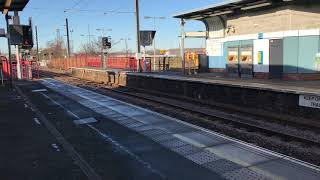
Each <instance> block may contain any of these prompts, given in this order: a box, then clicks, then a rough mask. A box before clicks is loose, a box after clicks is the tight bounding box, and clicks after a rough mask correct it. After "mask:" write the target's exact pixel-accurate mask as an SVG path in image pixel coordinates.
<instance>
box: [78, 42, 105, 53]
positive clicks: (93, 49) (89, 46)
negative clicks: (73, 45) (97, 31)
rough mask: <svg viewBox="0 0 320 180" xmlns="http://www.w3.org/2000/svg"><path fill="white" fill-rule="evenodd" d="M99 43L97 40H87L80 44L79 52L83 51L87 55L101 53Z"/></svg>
mask: <svg viewBox="0 0 320 180" xmlns="http://www.w3.org/2000/svg"><path fill="white" fill-rule="evenodd" d="M101 49H102V47H101V43H100V41H99V40H93V41H92V42H88V43H85V44H82V45H81V47H80V53H85V54H88V55H99V54H101Z"/></svg>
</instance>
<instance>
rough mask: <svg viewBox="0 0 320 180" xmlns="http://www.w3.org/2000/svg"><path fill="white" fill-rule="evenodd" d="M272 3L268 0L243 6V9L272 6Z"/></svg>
mask: <svg viewBox="0 0 320 180" xmlns="http://www.w3.org/2000/svg"><path fill="white" fill-rule="evenodd" d="M270 5H272V3H271V2H268V3H262V4H257V5H253V6H247V7H243V8H241V10H249V9H255V8H259V7H265V6H270Z"/></svg>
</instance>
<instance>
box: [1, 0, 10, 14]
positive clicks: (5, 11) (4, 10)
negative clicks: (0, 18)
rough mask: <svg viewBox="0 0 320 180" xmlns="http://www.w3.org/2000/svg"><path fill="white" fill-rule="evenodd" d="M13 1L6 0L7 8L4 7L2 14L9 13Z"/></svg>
mask: <svg viewBox="0 0 320 180" xmlns="http://www.w3.org/2000/svg"><path fill="white" fill-rule="evenodd" d="M11 3H12V0H6V2H5V3H4V7H5V8H4V9H3V11H2V14H8V11H9V8H10V6H11Z"/></svg>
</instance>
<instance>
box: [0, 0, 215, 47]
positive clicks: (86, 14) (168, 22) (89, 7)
mask: <svg viewBox="0 0 320 180" xmlns="http://www.w3.org/2000/svg"><path fill="white" fill-rule="evenodd" d="M219 1H221V0H140V1H139V3H140V6H139V7H140V29H141V30H153V29H154V22H153V20H150V19H144V17H145V16H155V17H165V19H159V20H156V21H155V29H156V30H157V34H156V46H157V48H158V49H170V48H178V47H179V38H178V36H179V20H178V19H174V18H172V16H173V15H174V14H176V13H179V12H183V11H186V10H192V9H194V8H199V7H202V6H206V5H210V4H214V3H217V2H219ZM29 17H32V20H33V25H37V27H38V37H39V45H40V48H43V47H45V45H46V43H47V42H48V41H50V40H54V39H55V38H56V36H57V29H60V34H61V36H63V38H64V39H66V36H65V35H66V30H65V26H64V25H65V18H68V20H69V29H70V30H72V31H73V32H72V33H71V34H72V44H73V47H74V51H77V50H79V47H80V46H81V44H83V43H86V42H88V41H89V38H88V34H90V35H92V36H90V39H91V40H92V39H93V38H96V39H97V38H98V37H99V36H102V35H103V33H102V31H97V30H96V29H105V35H106V36H111V38H112V41H113V42H118V43H117V44H116V45H114V47H113V51H121V50H123V49H124V48H125V42H124V41H123V40H122V41H120V39H125V38H129V39H130V40H129V41H128V45H129V49H131V50H133V51H135V50H136V48H135V43H136V32H135V16H134V0H30V1H29V3H28V5H27V6H26V8H25V9H24V11H23V12H20V23H21V24H27V23H28V18H29ZM0 27H5V20H4V17H3V18H2V20H0ZM109 29H112V31H108V30H109ZM185 30H186V31H203V30H205V26H204V24H203V23H202V22H199V21H187V23H186V26H185ZM186 47H193V48H199V47H205V41H204V40H203V39H188V40H186ZM0 49H1V51H2V52H5V51H7V50H6V49H7V48H6V40H5V39H4V38H1V40H0Z"/></svg>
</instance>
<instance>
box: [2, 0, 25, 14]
mask: <svg viewBox="0 0 320 180" xmlns="http://www.w3.org/2000/svg"><path fill="white" fill-rule="evenodd" d="M28 2H29V0H0V10H1V11H2V12H3V14H7V13H8V11H22V10H23V9H24V7H25V6H26V5H27V4H28Z"/></svg>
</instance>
